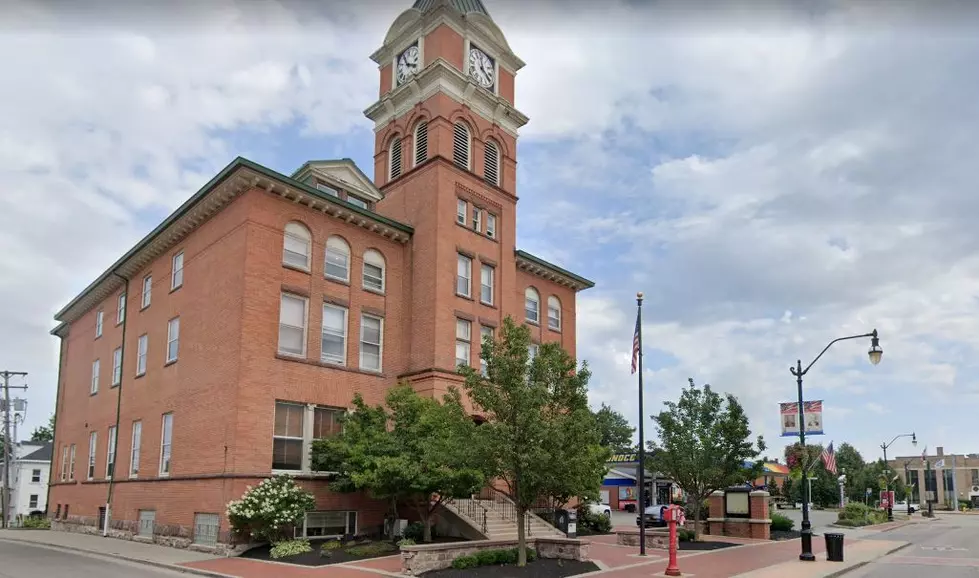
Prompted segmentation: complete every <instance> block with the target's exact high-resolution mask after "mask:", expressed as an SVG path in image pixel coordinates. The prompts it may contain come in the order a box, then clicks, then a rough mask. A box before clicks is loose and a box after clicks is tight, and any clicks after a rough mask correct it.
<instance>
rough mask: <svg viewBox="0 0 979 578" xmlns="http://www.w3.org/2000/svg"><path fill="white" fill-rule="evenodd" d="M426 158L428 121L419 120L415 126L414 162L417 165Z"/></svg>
mask: <svg viewBox="0 0 979 578" xmlns="http://www.w3.org/2000/svg"><path fill="white" fill-rule="evenodd" d="M427 160H428V122H427V121H424V120H423V121H421V122H419V123H418V126H416V127H415V163H414V166H416V167H417V166H418V165H420V164H422V163H423V162H425V161H427Z"/></svg>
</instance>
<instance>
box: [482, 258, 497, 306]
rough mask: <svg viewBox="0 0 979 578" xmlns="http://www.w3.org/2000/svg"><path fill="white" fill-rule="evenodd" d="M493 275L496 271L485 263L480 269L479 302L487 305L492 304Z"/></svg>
mask: <svg viewBox="0 0 979 578" xmlns="http://www.w3.org/2000/svg"><path fill="white" fill-rule="evenodd" d="M495 273H496V270H495V269H493V267H491V266H489V265H487V264H485V263H484V264H483V265H482V266H481V267H480V280H479V300H480V301H482V302H483V303H485V304H487V305H492V304H493V285H494V283H493V279H494V277H495Z"/></svg>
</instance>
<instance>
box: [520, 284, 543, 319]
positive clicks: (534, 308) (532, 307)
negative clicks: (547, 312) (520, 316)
mask: <svg viewBox="0 0 979 578" xmlns="http://www.w3.org/2000/svg"><path fill="white" fill-rule="evenodd" d="M524 317H525V318H526V319H527V321H530V322H532V323H540V295H539V294H538V293H537V290H536V289H534V288H533V287H527V290H526V291H524Z"/></svg>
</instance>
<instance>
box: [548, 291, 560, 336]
mask: <svg viewBox="0 0 979 578" xmlns="http://www.w3.org/2000/svg"><path fill="white" fill-rule="evenodd" d="M547 326H548V327H550V328H551V329H555V330H559V329H561V302H560V301H559V300H558V298H557V297H555V296H554V295H551V296H550V297H548V298H547Z"/></svg>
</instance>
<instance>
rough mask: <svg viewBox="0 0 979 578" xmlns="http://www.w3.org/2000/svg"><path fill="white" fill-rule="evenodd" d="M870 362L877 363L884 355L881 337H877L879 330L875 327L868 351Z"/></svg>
mask: <svg viewBox="0 0 979 578" xmlns="http://www.w3.org/2000/svg"><path fill="white" fill-rule="evenodd" d="M867 355H868V356H869V357H870V363H872V364H874V365H877V364H878V363H880V358H881V357H883V356H884V350H883V349H881V348H880V339H878V337H877V330H876V329H874V333H873V336H872V337H871V338H870V351H868V352H867Z"/></svg>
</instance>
